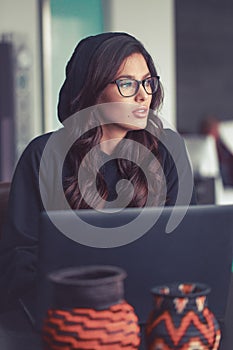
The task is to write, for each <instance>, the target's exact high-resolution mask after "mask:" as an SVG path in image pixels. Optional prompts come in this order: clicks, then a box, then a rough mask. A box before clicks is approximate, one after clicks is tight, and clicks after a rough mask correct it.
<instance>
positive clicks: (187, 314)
mask: <svg viewBox="0 0 233 350" xmlns="http://www.w3.org/2000/svg"><path fill="white" fill-rule="evenodd" d="M209 292H210V288H209V287H208V286H206V285H204V284H201V283H179V284H178V283H177V284H167V285H166V286H159V287H155V288H153V289H152V295H153V298H154V309H153V310H152V312H151V314H150V315H149V318H148V321H147V325H146V343H147V349H148V350H171V349H172V350H174V349H176V350H178V349H179V350H193V349H195V350H207V349H208V350H217V349H218V348H219V343H220V338H221V333H220V328H219V325H218V322H217V320H216V318H215V316H214V315H213V313H212V312H211V311H210V310H209V308H208V307H207V295H208V294H209Z"/></svg>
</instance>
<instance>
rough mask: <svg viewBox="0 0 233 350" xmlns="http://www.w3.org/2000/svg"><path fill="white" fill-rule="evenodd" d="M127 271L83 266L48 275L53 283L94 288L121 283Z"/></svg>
mask: <svg viewBox="0 0 233 350" xmlns="http://www.w3.org/2000/svg"><path fill="white" fill-rule="evenodd" d="M126 276H127V274H126V271H125V270H123V269H122V268H120V267H118V266H112V265H82V266H79V267H77V266H76V267H74V266H72V267H67V268H63V269H59V270H55V271H53V272H51V273H50V274H49V275H48V278H49V280H50V281H51V282H53V283H56V284H65V285H73V286H80V287H82V286H92V285H95V286H96V285H101V284H103V283H113V282H116V281H121V280H123V279H125V278H126Z"/></svg>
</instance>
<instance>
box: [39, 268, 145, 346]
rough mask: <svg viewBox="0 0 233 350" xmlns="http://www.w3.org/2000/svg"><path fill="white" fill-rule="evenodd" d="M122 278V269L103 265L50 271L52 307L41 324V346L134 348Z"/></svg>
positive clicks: (135, 334) (134, 328)
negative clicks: (42, 344)
mask: <svg viewBox="0 0 233 350" xmlns="http://www.w3.org/2000/svg"><path fill="white" fill-rule="evenodd" d="M125 277H126V273H125V272H124V271H123V270H122V269H120V268H118V267H115V266H107V265H104V266H83V267H80V268H69V269H65V270H59V271H56V272H54V273H52V274H50V276H49V279H50V280H51V281H52V284H53V291H54V293H53V307H52V308H51V309H49V310H48V312H47V317H46V319H45V321H44V324H43V330H42V336H43V343H44V349H45V350H60V349H61V350H74V349H76V350H77V349H80V350H81V349H86V350H98V349H101V350H107V349H108V350H118V349H119V350H120V349H129V350H130V349H138V348H139V345H140V335H139V333H140V328H139V325H138V318H137V316H136V314H135V312H134V309H133V307H132V306H131V305H129V304H128V303H127V302H126V301H125V300H124V286H123V280H124V278H125Z"/></svg>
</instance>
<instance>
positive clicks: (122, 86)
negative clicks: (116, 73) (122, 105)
mask: <svg viewBox="0 0 233 350" xmlns="http://www.w3.org/2000/svg"><path fill="white" fill-rule="evenodd" d="M117 85H118V88H119V90H120V93H121V94H122V96H125V97H130V96H133V95H134V94H135V93H136V91H137V88H138V82H137V81H136V80H133V79H120V80H118V81H117Z"/></svg>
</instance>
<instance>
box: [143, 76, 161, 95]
mask: <svg viewBox="0 0 233 350" xmlns="http://www.w3.org/2000/svg"><path fill="white" fill-rule="evenodd" d="M158 86H159V79H158V78H157V77H150V78H147V79H145V80H144V88H145V90H146V92H147V93H148V94H149V95H151V94H154V93H155V92H156V91H157V89H158Z"/></svg>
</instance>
